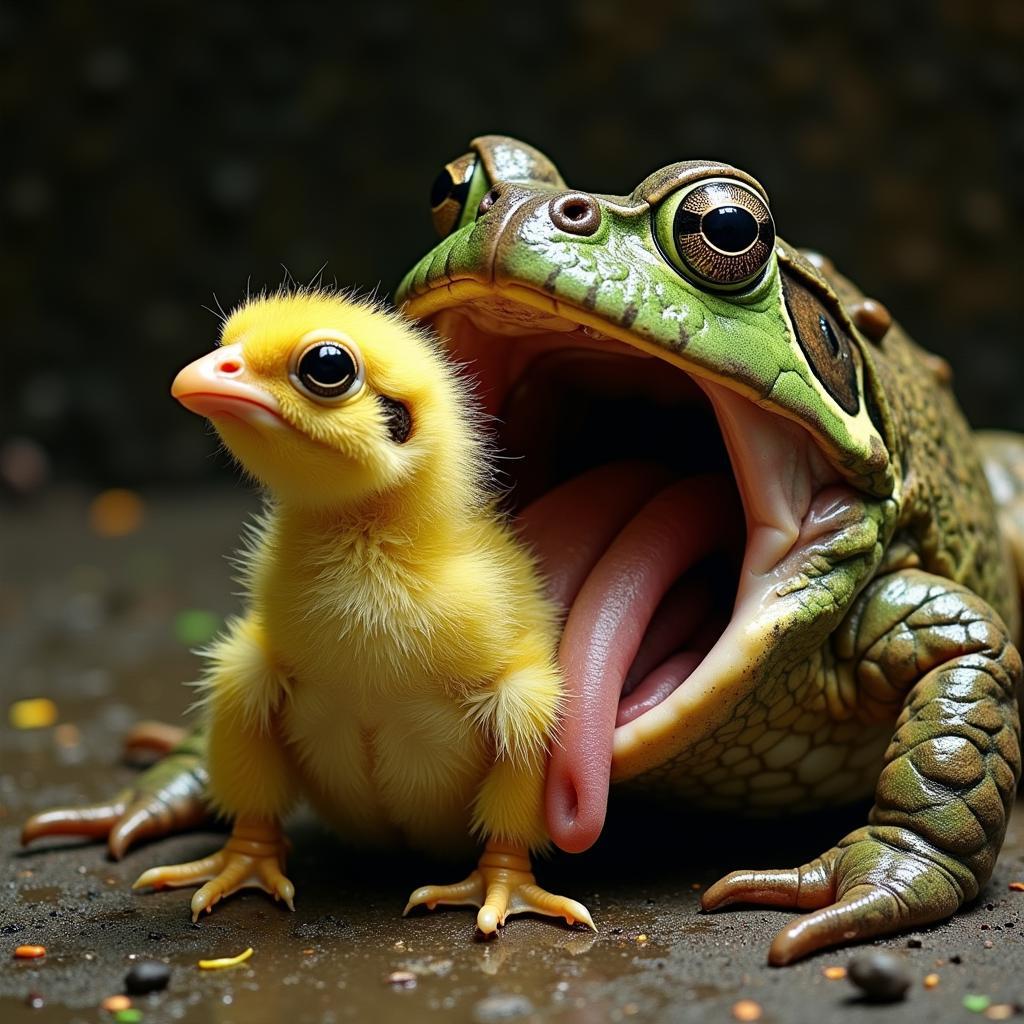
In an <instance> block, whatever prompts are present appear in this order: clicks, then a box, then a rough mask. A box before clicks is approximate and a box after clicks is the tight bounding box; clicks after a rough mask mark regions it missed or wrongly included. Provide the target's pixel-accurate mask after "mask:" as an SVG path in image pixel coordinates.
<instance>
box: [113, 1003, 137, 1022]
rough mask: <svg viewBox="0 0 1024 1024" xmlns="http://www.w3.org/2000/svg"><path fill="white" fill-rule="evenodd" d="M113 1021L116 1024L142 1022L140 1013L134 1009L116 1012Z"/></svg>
mask: <svg viewBox="0 0 1024 1024" xmlns="http://www.w3.org/2000/svg"><path fill="white" fill-rule="evenodd" d="M114 1020H116V1021H117V1024H136V1022H137V1021H140V1020H142V1011H141V1010H136V1009H135V1008H134V1007H132V1008H131V1009H128V1010H118V1011H117V1013H115V1014H114Z"/></svg>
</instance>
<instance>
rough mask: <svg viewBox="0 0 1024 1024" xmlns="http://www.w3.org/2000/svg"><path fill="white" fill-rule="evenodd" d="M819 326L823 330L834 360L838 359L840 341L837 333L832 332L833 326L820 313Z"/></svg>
mask: <svg viewBox="0 0 1024 1024" xmlns="http://www.w3.org/2000/svg"><path fill="white" fill-rule="evenodd" d="M818 326H819V327H820V328H821V333H822V336H823V337H824V339H825V344H826V345H828V350H829V352H831V353H832V358H833V359H834V358H836V356H838V355H839V339H838V338H837V337H836V332H835V331H834V330H832V325H831V324H830V323H829V322H828V320H827V319H826V318H825V317H824V316H822V315H821V314H820V313H819V314H818Z"/></svg>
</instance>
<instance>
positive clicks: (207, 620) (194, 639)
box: [174, 608, 221, 647]
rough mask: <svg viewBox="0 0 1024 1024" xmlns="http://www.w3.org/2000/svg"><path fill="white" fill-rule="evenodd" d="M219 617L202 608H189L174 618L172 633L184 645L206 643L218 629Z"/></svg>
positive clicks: (197, 645)
mask: <svg viewBox="0 0 1024 1024" xmlns="http://www.w3.org/2000/svg"><path fill="white" fill-rule="evenodd" d="M220 626H221V618H220V616H219V615H215V614H214V613H213V612H207V611H203V609H202V608H189V609H187V610H186V611H183V612H178V614H177V615H176V616H175V618H174V635H175V636H176V637H177V638H178V640H179V641H180V642H181V643H182V644H184V645H185V646H186V647H199V646H201V645H202V644H208V643H209V642H210V641H211V640H212V639H213V638H214V637H215V636H216V635H217V630H218V629H220Z"/></svg>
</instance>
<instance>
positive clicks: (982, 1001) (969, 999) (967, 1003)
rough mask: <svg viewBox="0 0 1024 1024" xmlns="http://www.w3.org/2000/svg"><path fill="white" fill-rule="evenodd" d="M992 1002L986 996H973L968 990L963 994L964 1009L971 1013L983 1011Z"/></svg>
mask: <svg viewBox="0 0 1024 1024" xmlns="http://www.w3.org/2000/svg"><path fill="white" fill-rule="evenodd" d="M991 1004H992V1000H991V999H989V997H988V996H975V995H971V994H970V993H969V992H968V993H967V995H965V996H964V1009H965V1010H970V1011H971V1013H984V1012H985V1011H986V1010H987V1009H988V1008H989V1006H990V1005H991Z"/></svg>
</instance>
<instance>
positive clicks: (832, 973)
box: [821, 967, 846, 981]
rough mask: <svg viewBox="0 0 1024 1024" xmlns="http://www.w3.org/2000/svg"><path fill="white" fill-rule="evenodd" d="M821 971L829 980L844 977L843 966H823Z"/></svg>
mask: <svg viewBox="0 0 1024 1024" xmlns="http://www.w3.org/2000/svg"><path fill="white" fill-rule="evenodd" d="M821 973H822V974H824V975H825V977H826V978H828V980H829V981H840V980H841V979H843V978H845V977H846V968H845V967H823V968H822V970H821Z"/></svg>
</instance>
